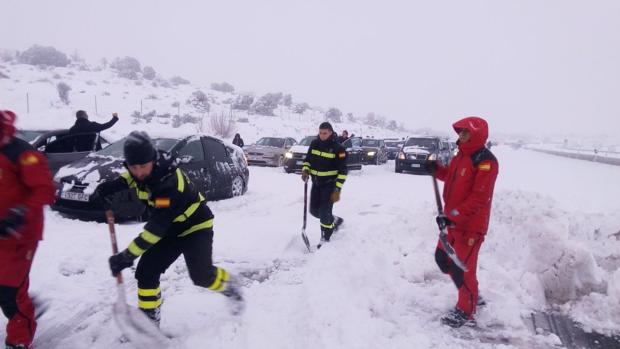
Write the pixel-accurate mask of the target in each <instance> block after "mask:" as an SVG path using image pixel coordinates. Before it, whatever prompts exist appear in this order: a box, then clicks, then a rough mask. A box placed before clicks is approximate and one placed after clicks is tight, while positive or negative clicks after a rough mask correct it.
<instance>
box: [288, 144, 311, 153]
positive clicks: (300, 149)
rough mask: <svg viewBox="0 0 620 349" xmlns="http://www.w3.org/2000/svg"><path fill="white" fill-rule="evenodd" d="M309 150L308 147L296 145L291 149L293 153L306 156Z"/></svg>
mask: <svg viewBox="0 0 620 349" xmlns="http://www.w3.org/2000/svg"><path fill="white" fill-rule="evenodd" d="M308 148H310V147H309V146H307V145H294V146H292V147H291V149H289V151H290V152H291V153H297V154H300V153H301V154H305V153H307V152H308Z"/></svg>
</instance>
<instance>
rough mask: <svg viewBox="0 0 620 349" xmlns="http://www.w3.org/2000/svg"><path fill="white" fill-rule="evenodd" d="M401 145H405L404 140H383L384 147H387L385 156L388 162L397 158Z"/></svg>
mask: <svg viewBox="0 0 620 349" xmlns="http://www.w3.org/2000/svg"><path fill="white" fill-rule="evenodd" d="M403 144H405V140H404V139H403V140H400V139H386V140H385V146H386V147H387V155H388V160H394V159H396V157H397V156H398V153H399V152H400V149H401V148H402V147H403Z"/></svg>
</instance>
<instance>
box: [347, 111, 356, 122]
mask: <svg viewBox="0 0 620 349" xmlns="http://www.w3.org/2000/svg"><path fill="white" fill-rule="evenodd" d="M347 121H348V122H357V118H356V117H355V115H353V113H347Z"/></svg>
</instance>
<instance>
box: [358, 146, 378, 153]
mask: <svg viewBox="0 0 620 349" xmlns="http://www.w3.org/2000/svg"><path fill="white" fill-rule="evenodd" d="M362 149H364V151H376V152H378V151H379V148H377V147H362Z"/></svg>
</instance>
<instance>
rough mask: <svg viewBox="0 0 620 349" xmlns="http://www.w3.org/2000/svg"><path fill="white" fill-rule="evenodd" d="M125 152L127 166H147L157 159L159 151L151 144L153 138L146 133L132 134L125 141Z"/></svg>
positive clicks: (135, 132)
mask: <svg viewBox="0 0 620 349" xmlns="http://www.w3.org/2000/svg"><path fill="white" fill-rule="evenodd" d="M123 152H124V153H125V162H126V163H127V165H138V164H146V163H147V162H149V161H155V159H156V158H157V151H155V147H154V146H153V143H152V142H151V137H149V135H147V134H146V132H144V131H133V132H131V133H130V134H129V136H127V139H126V140H125V145H124V146H123Z"/></svg>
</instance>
